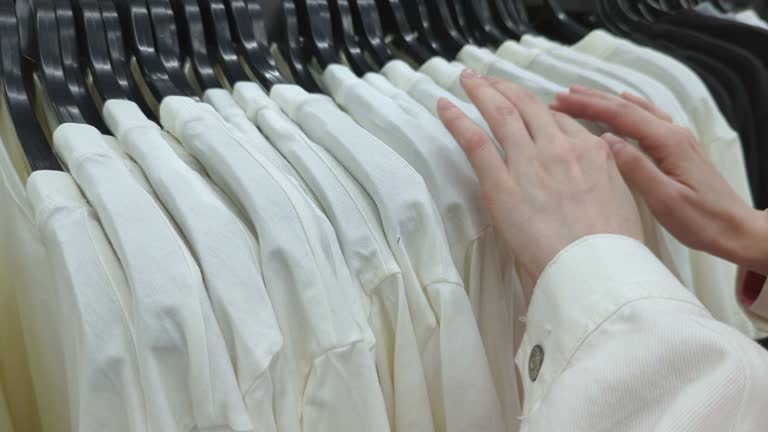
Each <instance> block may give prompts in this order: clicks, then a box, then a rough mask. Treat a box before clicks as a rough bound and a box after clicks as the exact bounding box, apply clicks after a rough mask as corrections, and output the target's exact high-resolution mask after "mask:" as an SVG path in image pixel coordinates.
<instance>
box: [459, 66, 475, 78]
mask: <svg viewBox="0 0 768 432" xmlns="http://www.w3.org/2000/svg"><path fill="white" fill-rule="evenodd" d="M478 76H479V75H477V72H475V71H473V70H472V69H469V68H467V69H464V70H463V71H462V72H461V78H462V79H466V80H470V79H475V78H477V77H478Z"/></svg>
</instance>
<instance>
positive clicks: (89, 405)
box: [27, 171, 149, 432]
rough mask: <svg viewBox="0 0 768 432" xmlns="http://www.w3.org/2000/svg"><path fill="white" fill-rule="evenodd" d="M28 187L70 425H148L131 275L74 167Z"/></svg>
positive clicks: (36, 178) (35, 177)
mask: <svg viewBox="0 0 768 432" xmlns="http://www.w3.org/2000/svg"><path fill="white" fill-rule="evenodd" d="M27 194H28V196H29V201H30V204H31V205H32V210H33V212H34V214H35V217H36V219H37V223H38V226H39V228H40V232H41V236H42V238H43V239H44V242H45V246H46V251H47V252H48V257H49V260H50V263H51V266H52V269H53V274H54V280H55V282H56V287H55V290H56V291H57V292H56V297H57V299H58V303H59V306H60V307H61V314H60V316H61V317H62V318H63V319H60V320H59V322H58V323H57V326H56V328H55V331H56V332H57V333H58V335H59V337H61V339H62V342H63V346H64V349H65V352H64V359H63V362H62V363H63V365H64V367H63V369H64V372H65V374H66V377H67V388H68V393H69V403H70V412H71V421H72V425H71V429H70V430H72V431H83V432H87V431H94V432H95V431H104V430H113V431H125V432H133V431H148V430H149V429H148V423H147V417H146V415H147V410H146V408H147V407H146V402H147V400H146V398H145V392H144V388H143V386H142V384H141V376H140V372H139V363H138V356H137V351H136V338H135V332H134V328H133V324H132V322H131V321H132V318H133V317H132V315H130V314H131V311H130V303H131V293H130V288H129V286H128V280H127V279H126V277H125V272H124V271H123V267H122V266H121V265H120V261H118V258H117V255H115V252H114V251H113V250H112V246H111V245H110V244H109V241H108V240H107V236H106V235H105V234H104V230H103V229H102V228H101V225H100V224H99V221H98V219H97V218H96V214H95V212H94V211H93V209H92V208H91V207H90V206H89V205H88V203H87V202H86V200H85V198H84V197H83V196H82V194H81V192H80V190H79V189H78V188H77V185H76V184H75V181H74V180H73V179H72V177H71V176H70V175H69V174H66V173H63V172H57V171H37V172H34V173H32V175H31V176H30V177H29V180H28V181H27Z"/></svg>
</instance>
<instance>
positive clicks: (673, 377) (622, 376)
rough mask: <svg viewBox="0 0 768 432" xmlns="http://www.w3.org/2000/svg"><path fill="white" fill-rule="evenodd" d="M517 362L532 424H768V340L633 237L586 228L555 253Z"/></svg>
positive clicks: (709, 430)
mask: <svg viewBox="0 0 768 432" xmlns="http://www.w3.org/2000/svg"><path fill="white" fill-rule="evenodd" d="M517 364H518V366H519V368H520V371H521V374H522V375H523V381H524V385H525V405H524V408H523V425H522V428H521V431H523V432H538V431H547V432H548V431H565V430H567V431H585V432H586V431H589V432H601V431H606V432H608V431H611V432H612V431H617V430H620V431H638V432H640V431H649V430H658V431H683V430H684V431H690V432H720V431H725V430H733V431H759V430H764V429H765V425H766V424H768V412H767V411H766V410H765V406H764V405H765V401H766V400H768V351H766V350H764V349H762V348H760V347H759V346H757V345H756V344H755V343H754V342H752V341H751V340H749V339H748V338H747V337H745V336H744V335H743V334H741V333H739V332H738V331H737V330H736V329H734V328H732V327H730V326H728V325H725V324H722V323H719V322H717V321H715V320H714V319H713V318H712V316H711V315H710V314H709V312H707V310H706V309H705V308H704V307H703V306H702V305H701V303H699V301H698V300H697V299H696V298H694V297H693V295H692V294H691V293H689V292H688V291H687V290H686V289H685V288H684V287H683V286H682V285H680V283H679V282H678V281H677V280H676V279H675V278H674V277H673V276H672V274H670V273H669V272H668V271H667V270H666V269H665V268H664V266H663V265H661V263H660V262H659V261H658V260H657V259H656V258H655V257H654V256H653V254H651V253H650V251H649V250H648V249H647V248H645V247H644V246H643V245H642V244H640V243H638V242H637V241H635V240H631V239H629V238H626V237H621V236H614V235H597V236H590V237H586V238H583V239H581V240H579V241H577V242H575V243H573V244H572V245H570V246H568V247H567V248H566V249H564V250H563V251H561V252H560V253H559V254H558V255H557V257H555V258H554V259H553V260H552V262H551V263H550V264H549V265H548V266H547V268H546V269H545V270H544V272H543V273H542V275H541V277H540V279H539V281H538V284H537V286H536V289H535V291H534V294H533V298H532V301H531V305H530V309H529V311H528V320H527V330H526V335H525V339H524V341H523V345H522V347H521V349H520V351H519V352H518V355H517Z"/></svg>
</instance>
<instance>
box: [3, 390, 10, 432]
mask: <svg viewBox="0 0 768 432" xmlns="http://www.w3.org/2000/svg"><path fill="white" fill-rule="evenodd" d="M5 399H6V398H5V391H4V390H0V429H2V430H4V431H7V432H13V423H11V415H10V414H8V404H7V403H6V401H5Z"/></svg>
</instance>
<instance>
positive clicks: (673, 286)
mask: <svg viewBox="0 0 768 432" xmlns="http://www.w3.org/2000/svg"><path fill="white" fill-rule="evenodd" d="M649 298H655V299H659V298H664V299H669V300H672V301H683V302H686V303H690V304H694V305H696V306H698V307H701V308H702V309H703V308H704V307H703V306H702V305H701V303H699V301H698V300H697V299H696V298H695V297H694V296H693V294H691V293H690V292H689V291H688V290H687V289H685V287H683V285H682V284H681V283H680V282H679V281H678V280H677V279H676V278H675V277H674V275H672V273H670V272H669V270H667V268H666V267H665V266H664V265H663V264H662V263H661V262H660V261H659V260H658V259H657V258H656V257H655V256H654V255H653V253H652V252H651V251H650V250H648V248H646V247H645V245H643V244H642V243H640V242H638V241H636V240H634V239H631V238H629V237H624V236H619V235H605V234H601V235H593V236H588V237H584V238H582V239H580V240H578V241H576V242H574V243H572V244H571V245H570V246H568V247H566V248H565V249H563V250H562V251H561V252H560V253H559V254H558V255H557V256H556V257H555V258H554V259H553V260H552V261H551V262H550V263H549V265H548V266H547V268H546V269H544V272H543V273H542V274H541V276H540V277H539V281H538V282H537V284H536V288H535V289H534V292H533V297H532V299H531V304H530V307H529V308H528V316H527V318H526V333H525V336H524V338H523V342H522V344H521V346H520V349H519V350H518V352H517V356H516V363H517V366H518V368H520V373H521V375H522V377H523V386H524V389H525V399H526V404H525V408H524V411H525V412H524V415H527V414H528V412H530V410H531V409H532V408H533V407H535V406H536V405H537V402H538V401H540V400H541V398H543V397H544V396H545V395H546V393H547V392H548V391H549V388H550V386H551V384H552V381H553V380H554V379H555V378H557V377H558V376H559V375H560V374H561V373H562V372H563V371H564V370H565V369H566V367H567V366H568V363H569V361H570V359H571V358H572V357H573V356H574V354H576V352H577V351H578V350H579V348H580V347H581V345H582V344H583V343H584V342H585V341H586V339H587V338H588V337H589V335H590V334H592V333H593V332H594V331H595V330H597V329H598V328H599V327H600V326H601V325H602V323H603V322H605V321H606V320H607V319H608V318H610V317H611V316H612V315H614V314H615V313H617V312H618V311H619V310H620V309H621V308H622V307H623V306H625V305H627V304H629V303H632V302H635V301H639V300H643V299H649Z"/></svg>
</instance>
